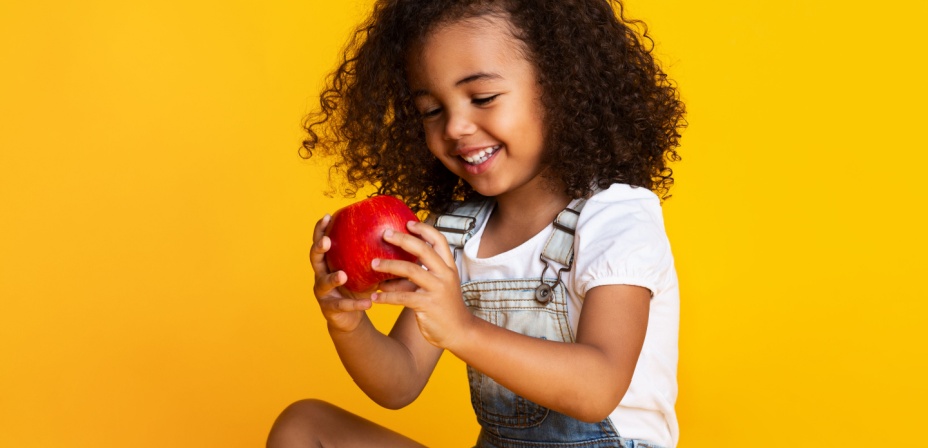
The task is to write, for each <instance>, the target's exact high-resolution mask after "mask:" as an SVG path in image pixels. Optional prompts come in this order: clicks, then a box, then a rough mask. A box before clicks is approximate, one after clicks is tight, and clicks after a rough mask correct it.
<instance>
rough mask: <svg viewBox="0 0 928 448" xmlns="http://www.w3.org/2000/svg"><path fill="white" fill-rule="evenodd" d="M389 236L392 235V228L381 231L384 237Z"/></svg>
mask: <svg viewBox="0 0 928 448" xmlns="http://www.w3.org/2000/svg"><path fill="white" fill-rule="evenodd" d="M391 236H393V229H387V230H384V231H383V237H384V238H390V237H391Z"/></svg>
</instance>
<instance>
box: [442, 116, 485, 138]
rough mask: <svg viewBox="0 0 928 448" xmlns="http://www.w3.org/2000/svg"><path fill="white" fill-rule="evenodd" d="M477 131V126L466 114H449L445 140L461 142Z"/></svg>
mask: <svg viewBox="0 0 928 448" xmlns="http://www.w3.org/2000/svg"><path fill="white" fill-rule="evenodd" d="M476 131H477V125H476V124H475V123H474V121H473V120H472V119H471V117H470V116H469V115H468V114H467V113H465V112H448V118H447V121H446V122H445V140H460V139H461V138H463V137H466V136H468V135H471V134H473V133H474V132H476Z"/></svg>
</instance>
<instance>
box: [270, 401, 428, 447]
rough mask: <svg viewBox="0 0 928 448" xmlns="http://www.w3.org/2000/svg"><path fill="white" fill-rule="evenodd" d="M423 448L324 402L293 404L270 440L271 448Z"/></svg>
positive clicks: (277, 422) (299, 402)
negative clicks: (373, 447)
mask: <svg viewBox="0 0 928 448" xmlns="http://www.w3.org/2000/svg"><path fill="white" fill-rule="evenodd" d="M372 446H377V447H402V448H406V447H409V448H413V447H415V448H423V447H424V445H421V444H419V443H416V442H415V441H413V440H412V439H408V438H406V437H404V436H402V435H400V434H397V433H395V432H393V431H391V430H389V429H387V428H384V427H383V426H380V425H378V424H376V423H374V422H371V421H368V420H365V419H363V418H361V417H358V416H357V415H354V414H352V413H350V412H348V411H345V410H344V409H341V408H339V407H337V406H333V405H331V404H329V403H326V402H324V401H320V400H302V401H298V402H296V403H293V404H291V405H290V406H288V407H287V409H284V411H283V412H282V413H281V414H280V416H279V417H277V421H275V422H274V426H273V427H272V428H271V433H270V435H268V438H267V447H268V448H316V447H325V448H329V447H338V448H352V447H372Z"/></svg>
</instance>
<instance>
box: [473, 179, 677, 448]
mask: <svg viewBox="0 0 928 448" xmlns="http://www.w3.org/2000/svg"><path fill="white" fill-rule="evenodd" d="M485 224H486V219H484V220H483V222H478V223H477V226H478V230H477V233H476V234H474V236H473V237H472V238H471V239H470V240H469V241H468V242H467V244H465V246H464V250H463V255H462V256H459V257H458V268H459V271H460V273H461V280H462V281H471V280H502V279H513V278H533V277H540V276H541V273H542V270H543V269H544V264H543V263H542V262H541V261H539V256H540V255H541V251H542V249H543V248H544V244H545V242H546V241H547V240H548V236H549V235H550V234H551V232H553V230H554V227H553V226H552V225H550V224H549V225H548V226H547V227H546V228H545V229H544V230H542V231H541V232H540V233H538V234H537V235H535V236H534V237H532V238H531V239H529V240H528V241H526V242H525V243H523V244H522V245H520V246H519V247H516V248H514V249H512V250H509V251H507V252H504V253H501V254H499V255H495V256H493V257H489V258H477V249H478V248H479V247H480V241H481V238H482V236H483V231H484V228H485ZM554 264H555V263H552V266H551V267H552V268H555V267H557V268H560V267H561V266H559V265H558V266H555V265H554ZM549 272H552V271H550V270H549ZM554 272H556V270H555V271H554ZM562 280H563V281H564V282H565V284H566V287H567V292H568V295H569V298H568V301H567V313H568V318H569V320H570V325H571V327H572V329H573V331H574V334H576V330H577V324H578V322H579V320H580V310H581V309H582V308H583V299H584V297H586V294H587V292H588V291H589V290H590V289H592V288H594V287H596V286H601V285H615V284H622V285H635V286H641V287H645V288H647V289H649V290H650V291H651V307H650V314H649V316H648V330H647V335H646V336H645V339H644V346H643V347H642V349H641V355H640V356H639V357H638V364H637V365H636V366H635V373H634V375H633V377H632V381H631V384H630V385H629V387H628V391H627V392H626V393H625V396H624V397H623V398H622V402H621V403H619V406H618V407H617V408H616V409H615V410H614V411H613V412H612V413H611V414H610V418H611V420H612V423H613V424H614V425H615V427H616V429H617V430H618V432H619V435H621V436H622V437H625V438H633V439H644V440H648V441H651V442H654V443H657V444H660V445H662V446H665V447H667V448H671V447H675V446H676V444H677V439H678V437H679V428H678V424H677V417H676V413H675V411H674V403H675V402H676V399H677V355H678V349H677V340H678V334H679V322H680V293H679V287H678V283H677V274H676V270H675V268H674V263H673V255H672V253H671V251H670V243H669V241H668V239H667V235H666V233H665V230H664V219H663V216H662V213H661V206H660V200H659V199H658V197H657V196H656V195H655V194H654V193H653V192H651V191H650V190H648V189H645V188H632V187H631V186H629V185H625V184H614V185H612V186H611V187H609V188H608V189H606V190H603V191H601V192H599V193H597V194H596V195H594V196H593V197H591V198H590V199H589V200H587V203H586V205H585V206H584V208H583V211H582V212H581V214H580V218H579V221H578V223H577V229H576V237H575V238H574V266H573V268H572V269H571V270H570V272H569V273H565V274H564V276H563V277H562Z"/></svg>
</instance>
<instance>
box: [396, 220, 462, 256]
mask: <svg viewBox="0 0 928 448" xmlns="http://www.w3.org/2000/svg"><path fill="white" fill-rule="evenodd" d="M406 228H407V229H408V230H409V231H410V232H411V233H412V234H414V235H418V236H419V238H421V239H422V240H423V241H425V242H426V243H428V244H429V245H430V246H432V248H433V249H435V251H436V252H438V256H439V257H441V259H442V261H444V262H445V264H447V265H448V266H455V263H454V253H453V252H452V251H451V246H449V245H448V239H447V238H445V235H444V234H442V233H441V232H439V231H438V229H436V228H435V227H432V226H430V225H429V224H427V223H424V222H415V221H409V222H408V223H406Z"/></svg>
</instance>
